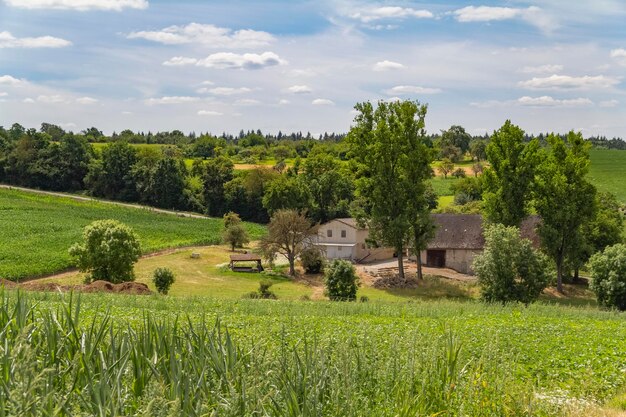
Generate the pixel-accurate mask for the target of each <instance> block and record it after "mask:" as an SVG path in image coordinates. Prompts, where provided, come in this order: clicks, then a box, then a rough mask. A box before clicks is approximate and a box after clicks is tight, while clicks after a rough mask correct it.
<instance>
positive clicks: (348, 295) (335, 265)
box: [324, 259, 359, 301]
mask: <svg viewBox="0 0 626 417" xmlns="http://www.w3.org/2000/svg"><path fill="white" fill-rule="evenodd" d="M324 282H325V284H326V291H325V292H324V294H325V295H326V296H327V297H328V298H330V299H331V300H332V301H354V300H356V291H357V288H358V286H359V278H358V277H357V275H356V270H355V269H354V266H353V265H352V264H351V263H350V262H348V261H344V260H341V259H335V260H334V261H332V262H331V263H330V265H328V266H327V267H326V274H325V276H324Z"/></svg>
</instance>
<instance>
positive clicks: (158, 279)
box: [152, 268, 176, 295]
mask: <svg viewBox="0 0 626 417" xmlns="http://www.w3.org/2000/svg"><path fill="white" fill-rule="evenodd" d="M174 281H176V278H175V277H174V273H173V272H172V271H171V270H170V269H169V268H157V269H155V270H154V274H153V275H152V282H154V286H155V287H156V289H157V291H158V292H159V293H161V294H164V295H167V293H168V292H169V291H170V287H171V286H172V284H173V283H174Z"/></svg>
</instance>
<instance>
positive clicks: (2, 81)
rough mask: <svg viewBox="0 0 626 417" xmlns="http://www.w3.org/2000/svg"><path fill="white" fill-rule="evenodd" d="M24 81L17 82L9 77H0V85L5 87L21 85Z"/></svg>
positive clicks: (17, 80)
mask: <svg viewBox="0 0 626 417" xmlns="http://www.w3.org/2000/svg"><path fill="white" fill-rule="evenodd" d="M23 82H24V80H19V79H17V78H15V77H11V76H10V75H0V84H5V85H18V84H21V83H23Z"/></svg>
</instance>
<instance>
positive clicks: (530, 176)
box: [483, 120, 539, 227]
mask: <svg viewBox="0 0 626 417" xmlns="http://www.w3.org/2000/svg"><path fill="white" fill-rule="evenodd" d="M538 152H539V142H538V141H537V140H536V139H533V140H531V141H530V142H528V143H525V142H524V131H523V130H522V129H520V128H519V127H518V126H515V125H513V124H512V123H511V121H510V120H507V121H506V122H505V123H504V125H503V126H502V127H501V128H500V129H499V130H497V131H495V132H493V135H492V136H491V141H490V142H489V145H487V159H488V161H489V164H490V167H489V168H488V169H486V170H485V172H484V174H483V176H484V193H483V199H484V201H485V204H484V209H485V215H486V218H487V219H488V220H489V221H490V222H492V223H502V224H504V225H506V226H518V227H519V225H520V224H521V222H522V220H523V219H524V218H525V217H526V216H527V215H528V210H529V205H530V201H531V190H532V186H533V180H534V176H535V170H536V167H537V165H538V163H539V153H538Z"/></svg>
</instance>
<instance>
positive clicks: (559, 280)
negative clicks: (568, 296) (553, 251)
mask: <svg viewBox="0 0 626 417" xmlns="http://www.w3.org/2000/svg"><path fill="white" fill-rule="evenodd" d="M556 290H557V291H558V292H560V293H561V294H563V261H562V260H559V261H558V262H557V263H556Z"/></svg>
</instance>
